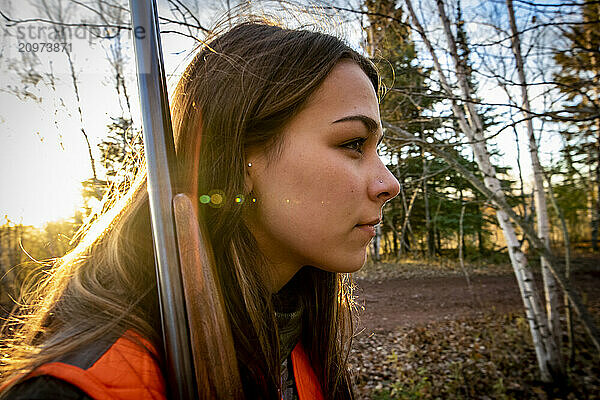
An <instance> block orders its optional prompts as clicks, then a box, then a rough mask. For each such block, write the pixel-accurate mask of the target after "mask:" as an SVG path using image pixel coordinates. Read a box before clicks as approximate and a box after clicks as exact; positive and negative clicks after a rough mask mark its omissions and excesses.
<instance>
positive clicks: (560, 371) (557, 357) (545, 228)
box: [506, 0, 564, 379]
mask: <svg viewBox="0 0 600 400" xmlns="http://www.w3.org/2000/svg"><path fill="white" fill-rule="evenodd" d="M506 6H507V9H508V20H509V23H510V32H511V34H512V35H511V45H512V51H513V54H514V57H515V63H516V67H517V75H518V77H519V84H520V86H521V103H522V104H521V107H522V109H523V114H524V117H525V118H524V119H525V125H526V128H527V138H528V143H529V155H530V158H531V166H532V169H533V195H534V201H535V211H536V219H537V233H538V236H539V238H540V240H541V241H542V242H543V243H544V245H545V246H546V247H548V248H550V222H549V219H548V206H547V204H546V193H545V190H544V171H543V168H542V164H541V163H540V159H539V156H538V145H537V140H536V137H535V133H534V131H533V118H534V117H533V115H532V113H531V105H530V102H529V94H528V92H527V78H526V77H525V67H524V61H523V55H522V53H521V41H520V34H519V30H518V29H517V23H516V21H515V10H514V6H513V2H512V0H506ZM541 268H542V278H543V281H544V293H545V297H546V316H547V321H548V331H549V340H552V341H553V342H554V345H553V346H548V348H547V351H548V360H549V361H548V364H549V368H551V369H552V372H553V375H555V376H557V377H561V379H562V376H563V375H564V367H563V362H562V357H561V354H560V343H561V328H560V312H559V302H560V293H559V291H558V287H557V284H556V280H555V279H554V277H553V276H552V273H551V272H550V269H549V267H548V259H547V258H546V257H543V256H542V257H541Z"/></svg>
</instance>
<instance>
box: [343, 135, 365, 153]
mask: <svg viewBox="0 0 600 400" xmlns="http://www.w3.org/2000/svg"><path fill="white" fill-rule="evenodd" d="M366 141H367V139H366V138H356V139H354V140H352V141H350V142H347V143H344V144H343V145H342V147H344V148H347V149H350V150H354V151H356V152H358V153H360V154H362V153H363V150H364V146H365V142H366Z"/></svg>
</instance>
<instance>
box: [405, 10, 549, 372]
mask: <svg viewBox="0 0 600 400" xmlns="http://www.w3.org/2000/svg"><path fill="white" fill-rule="evenodd" d="M406 5H407V8H408V11H409V13H410V15H411V19H412V21H413V25H414V26H415V27H416V28H417V30H418V32H419V33H420V34H421V37H422V39H423V41H424V44H425V45H426V47H427V48H428V50H429V52H430V53H431V56H432V58H433V62H434V67H435V69H436V71H437V72H438V74H439V77H440V82H441V84H442V88H443V89H444V90H445V91H446V93H447V94H448V95H449V97H450V98H453V97H454V95H453V91H452V88H451V87H450V85H449V84H448V81H447V79H446V76H445V73H444V70H443V69H442V67H441V65H440V62H439V59H438V57H437V54H436V53H435V50H434V49H433V46H432V45H431V42H430V41H429V39H428V37H427V35H425V31H424V29H423V27H422V25H421V24H420V22H419V20H418V18H417V16H416V14H415V12H414V9H413V7H412V2H411V0H406ZM437 6H438V11H439V14H440V18H441V20H442V23H443V28H444V33H445V35H446V39H447V42H448V44H449V47H450V52H451V56H452V59H453V61H454V66H455V68H456V76H457V80H458V84H459V87H460V89H461V92H462V93H461V94H462V98H463V99H464V103H463V107H462V108H461V107H459V106H458V104H457V103H456V102H455V101H454V100H453V101H452V103H451V104H452V109H453V112H454V115H455V116H456V117H457V119H458V123H459V126H460V129H461V130H462V132H463V133H464V134H465V136H466V137H467V138H468V139H469V141H470V142H471V146H472V149H473V153H474V154H475V159H476V162H477V165H478V166H479V169H480V170H481V171H482V173H483V176H484V184H485V186H486V187H487V188H488V189H489V190H490V191H491V192H492V193H493V195H494V196H495V197H496V198H497V199H498V200H500V201H501V202H505V196H504V192H503V191H502V188H501V185H500V181H499V180H498V178H497V175H496V171H495V168H494V167H493V165H492V163H491V161H490V154H489V152H488V150H487V147H486V143H485V137H484V135H483V124H482V121H481V119H480V117H479V115H478V114H477V110H476V109H475V107H474V106H473V103H472V101H471V100H472V96H471V89H470V87H469V84H468V81H467V72H466V71H465V69H464V68H463V66H462V65H461V63H460V61H459V57H458V51H457V47H456V41H455V40H454V37H453V36H452V32H451V29H450V21H449V19H448V17H447V15H446V12H445V10H444V4H443V2H442V1H441V0H437ZM496 217H497V219H498V222H499V224H500V227H501V229H502V232H503V233H504V237H505V240H506V244H507V248H508V254H509V257H510V260H511V264H512V266H513V270H514V272H515V276H516V278H517V282H518V284H519V289H520V292H521V297H522V299H523V304H524V307H525V314H526V316H527V320H528V322H529V327H530V331H531V335H532V339H533V343H534V347H535V351H536V356H537V360H538V364H539V368H540V373H541V377H542V379H543V380H544V381H549V380H550V379H551V375H550V372H549V370H548V349H547V341H548V327H547V324H546V318H545V314H544V312H543V309H542V307H541V303H540V300H539V296H538V293H537V290H536V287H535V285H534V281H533V274H532V273H531V270H530V269H529V268H528V266H527V259H526V257H525V254H523V252H522V251H521V248H520V244H519V241H518V239H517V236H516V232H515V227H514V226H513V225H512V223H511V221H510V219H509V217H508V214H507V213H506V212H504V211H503V210H498V211H497V213H496Z"/></svg>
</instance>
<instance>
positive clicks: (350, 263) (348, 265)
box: [324, 251, 367, 274]
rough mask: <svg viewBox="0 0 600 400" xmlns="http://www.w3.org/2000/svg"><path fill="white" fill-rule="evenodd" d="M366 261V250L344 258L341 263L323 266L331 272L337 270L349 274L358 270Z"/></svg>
mask: <svg viewBox="0 0 600 400" xmlns="http://www.w3.org/2000/svg"><path fill="white" fill-rule="evenodd" d="M366 262H367V252H366V251H365V252H363V253H362V254H361V255H360V256H358V255H357V256H356V257H352V258H351V259H347V260H345V261H344V262H343V263H340V264H339V265H337V266H335V267H333V268H324V269H326V270H328V271H331V272H339V273H342V274H351V273H353V272H356V271H358V270H360V269H361V268H362V267H363V266H364V265H365V263H366Z"/></svg>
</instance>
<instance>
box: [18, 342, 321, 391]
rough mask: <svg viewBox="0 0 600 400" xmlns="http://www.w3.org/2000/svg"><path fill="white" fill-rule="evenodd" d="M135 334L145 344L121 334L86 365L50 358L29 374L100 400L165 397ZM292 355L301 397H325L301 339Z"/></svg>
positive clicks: (161, 380)
mask: <svg viewBox="0 0 600 400" xmlns="http://www.w3.org/2000/svg"><path fill="white" fill-rule="evenodd" d="M136 337H137V338H138V340H139V341H140V342H141V343H142V344H143V345H144V346H145V347H146V348H143V347H141V346H140V345H139V344H137V343H134V342H133V341H131V340H130V339H127V338H126V337H125V336H121V337H120V338H118V339H117V340H116V341H115V342H114V343H113V344H112V345H111V346H110V347H109V348H108V349H107V350H106V351H105V352H104V353H103V354H102V355H101V356H100V358H98V359H97V360H95V362H93V364H92V365H91V366H89V367H87V368H81V367H79V366H75V365H72V364H70V363H66V362H51V363H48V364H44V365H42V366H40V367H38V368H36V369H35V370H34V371H32V372H31V373H30V374H29V375H28V378H32V377H35V376H40V375H50V376H53V377H55V378H58V379H61V380H63V381H66V382H68V383H70V384H72V385H74V386H76V387H78V388H79V389H81V390H82V391H84V392H85V393H86V394H88V395H89V396H90V397H92V398H94V399H97V400H113V399H123V400H125V399H160V400H162V399H166V397H167V396H166V385H165V381H164V378H163V375H162V373H161V371H160V368H159V367H158V363H157V361H156V359H155V358H154V357H153V356H152V354H151V353H152V352H153V346H152V345H151V344H150V343H149V342H148V341H146V340H144V339H142V338H141V337H139V336H137V335H136ZM291 357H292V364H293V368H294V378H295V381H296V388H297V390H298V397H299V398H300V400H313V399H317V400H322V399H323V398H324V397H323V393H322V391H321V386H320V384H319V381H318V379H317V376H316V375H315V372H314V370H313V368H312V366H311V365H310V361H309V359H308V356H307V355H306V353H305V351H304V349H303V347H302V345H301V344H300V343H298V344H297V345H296V347H294V350H292V355H291Z"/></svg>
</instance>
